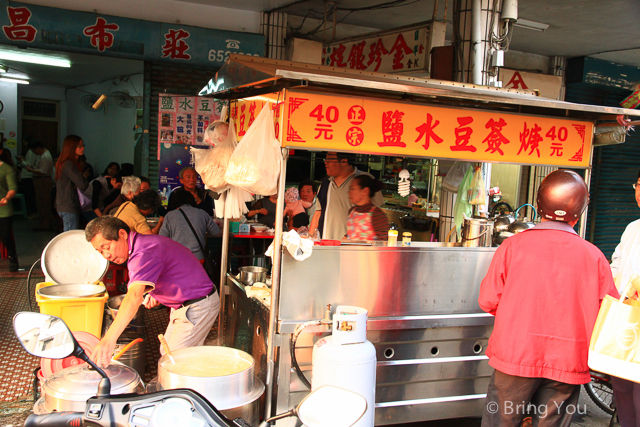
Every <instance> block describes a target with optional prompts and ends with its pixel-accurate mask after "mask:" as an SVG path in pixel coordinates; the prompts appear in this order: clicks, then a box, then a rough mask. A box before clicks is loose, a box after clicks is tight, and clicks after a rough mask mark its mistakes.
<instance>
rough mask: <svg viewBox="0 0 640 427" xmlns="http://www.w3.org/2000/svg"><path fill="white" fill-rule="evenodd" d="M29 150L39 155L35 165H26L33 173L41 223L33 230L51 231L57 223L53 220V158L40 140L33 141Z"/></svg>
mask: <svg viewBox="0 0 640 427" xmlns="http://www.w3.org/2000/svg"><path fill="white" fill-rule="evenodd" d="M29 149H30V150H29V151H32V152H34V153H35V154H36V155H37V158H36V161H35V164H33V166H28V165H27V166H25V169H26V170H27V171H29V172H30V173H32V174H33V186H34V188H35V192H36V204H37V206H38V215H39V216H40V223H39V224H38V226H37V227H35V228H34V229H33V231H49V230H51V228H52V227H53V226H54V225H55V222H54V220H53V205H52V197H51V196H52V192H53V179H51V175H52V174H53V158H52V157H51V153H50V152H49V150H47V149H46V148H44V145H42V143H41V142H40V141H33V142H32V143H31V144H30V145H29Z"/></svg>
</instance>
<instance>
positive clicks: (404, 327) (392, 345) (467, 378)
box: [200, 55, 638, 426]
mask: <svg viewBox="0 0 640 427" xmlns="http://www.w3.org/2000/svg"><path fill="white" fill-rule="evenodd" d="M200 95H201V96H207V95H209V96H212V97H214V98H217V99H230V100H232V101H233V102H232V107H231V111H232V116H233V117H235V120H236V125H237V127H238V135H239V136H242V134H243V131H245V130H246V128H247V127H248V125H249V123H250V121H251V116H250V115H249V114H253V113H251V111H253V112H255V114H257V112H258V111H259V109H260V107H261V106H262V105H263V104H264V103H265V102H270V103H272V105H273V108H274V110H275V112H276V114H275V116H276V121H277V123H276V135H277V137H278V140H279V141H280V142H281V146H282V147H283V149H282V153H283V158H284V161H283V162H282V166H281V173H280V177H279V186H278V189H279V193H278V194H279V195H278V213H277V217H280V216H281V215H282V214H283V205H284V203H283V201H284V200H283V199H284V188H285V178H286V177H285V172H286V162H287V153H288V150H289V149H292V148H295V149H303V150H317V151H342V152H352V153H363V154H376V155H390V156H396V157H424V158H440V159H452V160H466V161H471V162H483V163H514V164H523V165H546V166H555V167H564V168H571V169H585V178H586V181H587V183H589V178H590V162H591V158H592V153H593V147H594V144H595V145H597V144H598V139H599V138H600V137H599V136H598V135H600V136H602V135H604V134H602V133H599V134H596V132H595V129H596V127H595V123H596V121H598V120H613V121H615V117H616V116H617V115H621V114H624V115H638V113H637V112H635V111H633V110H625V109H620V108H609V107H600V106H591V105H578V104H571V103H567V102H562V101H555V100H549V99H542V98H539V97H536V96H534V94H533V92H532V91H521V90H508V89H498V88H488V87H480V86H475V85H471V84H462V83H455V82H443V81H436V80H425V79H419V78H414V77H403V76H398V75H386V74H380V73H372V72H363V71H355V70H344V69H336V68H332V67H328V66H321V65H312V64H302V63H293V62H286V61H276V60H270V59H265V58H254V57H246V56H241V55H231V56H230V58H229V61H228V62H227V63H226V65H225V66H223V67H222V68H221V69H220V71H219V72H218V73H217V75H216V77H215V78H214V79H212V80H211V82H210V83H209V84H208V86H207V87H205V88H204V89H203V90H202V91H201V93H200ZM594 141H595V142H594ZM584 215H586V212H585V214H584ZM585 218H586V216H583V220H582V221H581V224H583V225H582V228H581V234H582V235H583V236H584V223H585V222H586V221H584V219H585ZM276 224H277V226H276V230H275V240H274V245H275V251H274V257H273V265H274V268H273V270H272V287H271V301H270V304H269V305H267V304H265V303H262V302H260V301H258V300H256V299H254V298H247V296H246V293H245V290H244V287H243V286H242V285H241V284H240V283H238V281H237V280H235V279H234V278H233V277H231V276H229V275H227V276H225V271H226V267H227V266H226V262H227V260H226V253H227V248H226V247H224V246H223V261H222V270H223V273H222V275H223V277H222V278H221V279H222V280H221V283H225V284H226V286H223V292H221V294H222V298H223V311H222V314H221V318H223V319H226V323H227V327H226V336H224V337H223V336H222V334H223V331H222V330H223V328H220V334H221V336H220V338H221V340H222V341H223V342H224V344H225V345H228V346H232V347H236V348H240V349H242V350H245V351H247V352H249V353H250V354H252V355H253V356H254V358H255V359H256V360H257V361H259V365H260V366H259V368H258V375H259V376H260V378H261V379H262V380H264V381H265V383H266V386H267V391H266V398H265V401H266V402H265V406H266V408H265V413H266V414H273V413H280V412H284V411H286V410H289V409H290V408H291V407H293V406H294V405H295V404H297V403H298V402H299V401H300V400H301V399H302V398H303V397H304V396H305V395H306V393H307V392H308V387H306V386H305V385H304V384H303V382H302V381H301V380H300V378H299V376H298V375H297V374H296V371H295V369H293V368H292V367H293V366H295V363H294V360H292V357H291V355H292V354H295V356H296V359H297V364H298V365H299V366H300V369H301V370H302V371H303V372H304V374H305V375H306V376H307V377H309V376H310V374H311V369H310V367H311V350H312V347H313V343H314V342H315V341H316V340H317V339H318V338H319V337H320V336H322V334H326V333H327V331H328V329H327V328H325V327H323V326H315V327H308V328H306V329H305V330H304V331H303V333H302V334H300V336H299V338H298V339H297V343H295V345H296V347H295V350H294V351H292V350H291V347H292V342H293V339H292V338H293V333H294V331H295V329H296V327H298V326H299V325H302V324H304V323H306V322H308V321H312V320H317V319H322V318H323V317H324V315H325V310H326V306H327V304H332V305H333V306H336V305H341V304H344V305H351V306H359V307H364V308H366V309H367V310H368V312H369V320H368V324H367V327H368V335H367V336H368V339H369V340H370V341H371V342H372V343H373V344H374V345H375V347H376V352H377V360H378V362H377V378H376V408H375V411H376V412H375V424H376V425H386V424H396V423H404V422H414V421H424V420H434V419H444V418H458V417H467V416H479V415H480V414H481V413H482V409H483V404H484V397H485V393H486V390H487V385H488V381H489V378H490V375H491V372H492V369H491V368H490V367H489V365H488V362H487V360H488V359H487V357H486V355H485V349H486V346H487V342H488V338H489V335H490V334H491V330H492V327H493V317H492V316H490V315H488V314H486V313H484V312H482V310H480V308H479V307H478V304H477V299H478V293H479V286H480V282H481V280H482V278H483V277H484V275H485V273H486V271H487V269H488V266H489V264H490V262H491V259H492V256H493V254H494V252H495V248H491V247H461V246H460V245H455V244H451V243H442V242H440V243H438V242H434V243H430V242H424V243H419V242H412V244H411V246H408V247H401V246H397V247H387V246H314V248H313V253H312V255H311V257H310V258H308V259H306V260H305V261H302V262H300V261H296V260H294V259H293V258H292V257H291V256H290V255H289V253H288V252H287V251H283V250H282V246H281V240H282V239H281V237H282V233H283V230H282V225H281V223H280V222H279V221H276ZM228 233H229V221H228V220H226V221H225V227H224V237H223V245H225V244H226V243H227V242H228ZM225 299H227V303H226V308H225V302H224V301H225ZM277 425H278V426H281V425H295V421H292V420H291V419H288V420H287V419H285V420H280V421H278V424H277Z"/></svg>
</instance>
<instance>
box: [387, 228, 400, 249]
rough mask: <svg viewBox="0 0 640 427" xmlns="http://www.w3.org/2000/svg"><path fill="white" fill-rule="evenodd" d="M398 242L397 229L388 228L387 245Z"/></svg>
mask: <svg viewBox="0 0 640 427" xmlns="http://www.w3.org/2000/svg"><path fill="white" fill-rule="evenodd" d="M397 244H398V230H389V239H388V240H387V246H396V245H397Z"/></svg>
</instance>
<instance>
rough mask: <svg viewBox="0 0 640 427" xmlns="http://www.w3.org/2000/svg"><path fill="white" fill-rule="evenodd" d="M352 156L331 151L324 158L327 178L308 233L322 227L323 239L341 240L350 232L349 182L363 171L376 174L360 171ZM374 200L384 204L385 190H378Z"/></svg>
mask: <svg viewBox="0 0 640 427" xmlns="http://www.w3.org/2000/svg"><path fill="white" fill-rule="evenodd" d="M352 158H353V155H348V154H345V153H336V152H335V151H330V152H328V153H327V157H326V159H325V161H324V165H325V168H326V169H327V178H325V180H324V181H323V182H322V184H321V185H320V190H318V205H317V209H316V211H315V213H314V214H313V218H312V219H311V224H310V225H309V234H311V235H313V233H314V232H315V230H316V229H318V230H320V237H321V238H322V239H329V240H340V239H342V238H343V237H344V235H345V234H347V218H348V217H349V209H350V208H351V207H352V206H353V205H352V204H351V202H350V201H349V185H350V184H351V180H352V179H353V178H354V177H356V176H358V175H361V174H365V175H369V176H371V177H372V178H373V176H372V175H371V174H369V173H367V172H363V171H360V170H358V168H356V167H355V166H354V165H353V164H352V163H351V161H352V160H351V159H352ZM371 202H372V203H373V204H374V205H376V206H380V205H382V204H383V203H384V198H383V197H382V192H381V191H379V192H377V193H376V195H375V196H374V197H373V198H372V199H371Z"/></svg>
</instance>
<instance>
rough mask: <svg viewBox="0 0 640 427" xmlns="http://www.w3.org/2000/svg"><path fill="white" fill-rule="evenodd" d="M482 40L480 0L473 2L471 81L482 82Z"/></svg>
mask: <svg viewBox="0 0 640 427" xmlns="http://www.w3.org/2000/svg"><path fill="white" fill-rule="evenodd" d="M483 47H484V43H483V42H482V5H481V2H480V0H472V3H471V52H469V53H470V55H471V83H473V84H476V85H481V84H482V71H483V62H484V61H483V58H484V52H483Z"/></svg>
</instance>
